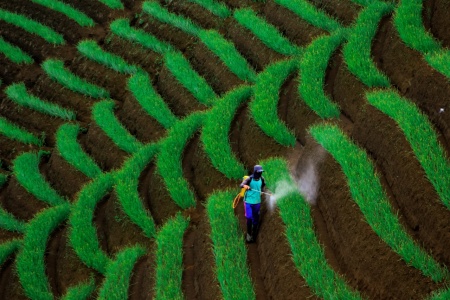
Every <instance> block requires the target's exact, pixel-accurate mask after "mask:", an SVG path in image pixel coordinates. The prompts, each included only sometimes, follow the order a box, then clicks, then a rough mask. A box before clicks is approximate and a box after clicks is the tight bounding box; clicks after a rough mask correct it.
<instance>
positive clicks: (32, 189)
mask: <svg viewBox="0 0 450 300" xmlns="http://www.w3.org/2000/svg"><path fill="white" fill-rule="evenodd" d="M43 155H45V153H44V152H42V151H39V153H31V152H25V153H22V154H21V155H19V156H17V157H16V158H15V159H14V162H13V174H14V176H15V177H16V179H17V181H18V182H19V183H20V185H22V186H23V187H24V188H25V190H27V191H28V192H29V193H31V194H32V195H34V196H35V197H36V198H37V199H39V200H41V201H43V202H45V203H47V204H49V205H52V206H55V205H60V204H64V203H66V202H67V200H66V199H64V198H63V197H62V196H60V195H59V194H58V193H57V192H56V191H55V190H54V189H53V188H52V187H51V186H50V184H49V183H48V182H47V181H46V180H45V179H44V177H43V176H42V174H41V173H40V172H39V162H40V159H41V157H42V156H43Z"/></svg>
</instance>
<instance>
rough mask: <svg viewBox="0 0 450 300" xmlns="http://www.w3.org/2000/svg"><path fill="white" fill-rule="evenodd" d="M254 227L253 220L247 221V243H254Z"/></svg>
mask: <svg viewBox="0 0 450 300" xmlns="http://www.w3.org/2000/svg"><path fill="white" fill-rule="evenodd" d="M252 227H253V224H252V220H251V219H247V235H246V236H245V241H246V242H247V243H251V242H252V236H253V235H252V234H253V232H252Z"/></svg>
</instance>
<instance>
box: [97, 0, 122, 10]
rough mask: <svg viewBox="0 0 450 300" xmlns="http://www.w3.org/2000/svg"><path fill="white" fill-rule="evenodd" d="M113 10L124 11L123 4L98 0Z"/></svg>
mask: <svg viewBox="0 0 450 300" xmlns="http://www.w3.org/2000/svg"><path fill="white" fill-rule="evenodd" d="M98 1H99V2H101V3H103V4H105V5H106V6H108V7H109V8H112V9H123V8H124V7H123V4H122V2H121V1H120V0H98Z"/></svg>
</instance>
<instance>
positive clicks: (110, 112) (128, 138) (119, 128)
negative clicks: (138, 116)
mask: <svg viewBox="0 0 450 300" xmlns="http://www.w3.org/2000/svg"><path fill="white" fill-rule="evenodd" d="M92 118H93V119H94V120H95V123H96V124H97V125H98V126H99V127H100V128H101V129H102V130H103V131H104V132H105V133H106V135H107V136H108V137H109V138H110V139H111V140H112V141H113V142H114V143H115V144H116V145H117V146H119V148H120V149H122V150H124V151H126V152H128V153H134V152H136V151H138V150H139V148H141V147H142V143H141V142H140V141H138V140H137V139H136V138H135V137H134V136H133V135H132V134H130V132H129V131H128V130H127V129H126V128H125V127H124V126H123V125H122V124H121V123H120V122H119V120H117V118H116V116H115V115H114V101H112V100H104V101H100V102H97V103H95V105H94V107H93V108H92Z"/></svg>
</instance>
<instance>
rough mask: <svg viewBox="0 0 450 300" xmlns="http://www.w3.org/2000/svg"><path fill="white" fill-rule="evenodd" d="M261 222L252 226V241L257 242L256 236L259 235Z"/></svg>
mask: <svg viewBox="0 0 450 300" xmlns="http://www.w3.org/2000/svg"><path fill="white" fill-rule="evenodd" d="M258 230H259V224H254V225H253V228H252V242H253V243H254V242H256V237H257V236H258Z"/></svg>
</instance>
